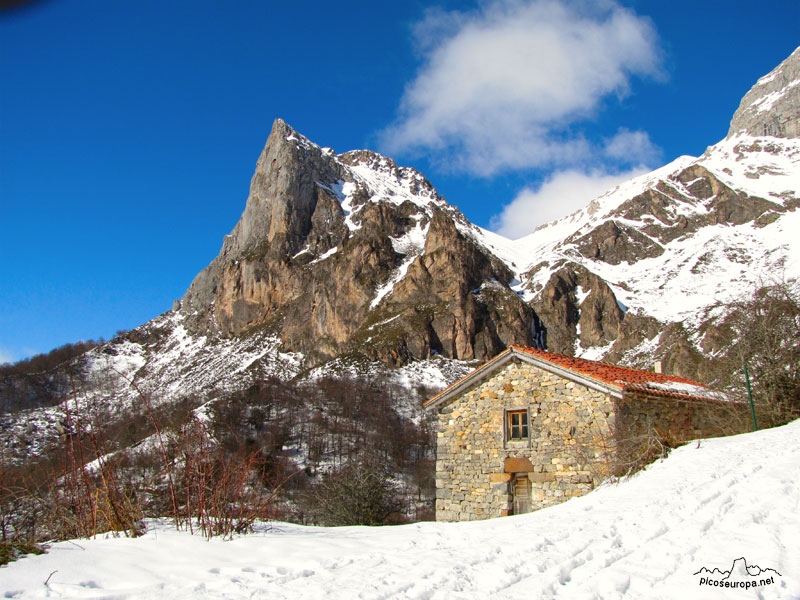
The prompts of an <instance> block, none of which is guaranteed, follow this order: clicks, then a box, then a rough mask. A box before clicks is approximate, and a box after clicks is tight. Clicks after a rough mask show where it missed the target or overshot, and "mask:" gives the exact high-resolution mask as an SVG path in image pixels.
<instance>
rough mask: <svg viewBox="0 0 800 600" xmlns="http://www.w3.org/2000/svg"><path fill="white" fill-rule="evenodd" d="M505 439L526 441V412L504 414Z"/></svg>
mask: <svg viewBox="0 0 800 600" xmlns="http://www.w3.org/2000/svg"><path fill="white" fill-rule="evenodd" d="M506 439H508V440H527V439H528V411H527V410H509V411H507V412H506Z"/></svg>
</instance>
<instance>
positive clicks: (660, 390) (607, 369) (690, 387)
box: [425, 346, 724, 406]
mask: <svg viewBox="0 0 800 600" xmlns="http://www.w3.org/2000/svg"><path fill="white" fill-rule="evenodd" d="M513 352H518V353H524V354H528V355H531V356H534V357H536V358H538V359H541V360H544V361H547V362H549V363H551V364H553V365H557V366H559V367H562V368H565V369H568V370H570V371H573V372H574V373H579V374H581V375H584V376H588V377H591V378H592V379H595V380H598V381H600V382H602V383H605V384H607V385H610V386H614V387H616V388H618V389H620V390H621V391H632V392H642V393H646V394H649V395H656V396H668V397H672V398H684V399H700V400H724V397H723V396H722V395H721V394H719V393H718V392H715V391H714V390H712V389H710V388H708V387H707V386H705V385H703V384H702V383H698V382H697V381H692V380H690V379H686V378H684V377H678V376H676V375H665V374H663V373H655V372H653V371H642V370H640V369H631V368H628V367H620V366H618V365H612V364H609V363H604V362H599V361H596V360H587V359H585V358H576V357H574V356H567V355H566V354H557V353H554V352H545V351H544V350H537V349H535V348H527V347H525V346H509V348H508V350H505V351H504V352H502V353H500V354H498V355H497V356H496V357H494V358H492V359H491V360H489V361H488V362H486V363H484V364H483V365H481V366H480V367H478V368H477V369H475V370H474V371H472V372H471V373H469V374H468V375H466V376H465V377H462V378H461V379H459V380H458V381H456V382H455V383H453V384H452V385H450V386H448V387H447V388H445V389H444V390H442V391H441V392H439V393H438V394H436V395H435V396H433V397H432V398H430V399H429V400H428V401H427V402H425V405H426V406H429V405H431V404H432V403H434V402H435V401H436V400H437V399H438V398H440V397H442V396H444V395H445V394H447V393H448V392H449V391H451V390H452V389H453V388H455V387H457V386H459V385H460V384H462V382H466V380H468V379H471V378H473V377H474V376H475V375H476V374H477V373H479V372H481V371H484V370H485V368H486V367H490V366H491V365H492V364H493V363H494V362H495V360H496V359H498V358H499V357H501V356H504V355H506V354H507V353H513Z"/></svg>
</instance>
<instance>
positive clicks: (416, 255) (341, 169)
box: [180, 120, 536, 366]
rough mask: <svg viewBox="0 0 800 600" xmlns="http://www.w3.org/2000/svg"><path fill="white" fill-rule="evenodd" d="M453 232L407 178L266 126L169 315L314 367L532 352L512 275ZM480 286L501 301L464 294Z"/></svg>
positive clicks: (430, 194)
mask: <svg viewBox="0 0 800 600" xmlns="http://www.w3.org/2000/svg"><path fill="white" fill-rule="evenodd" d="M456 223H461V224H462V226H466V225H467V221H466V219H465V218H464V216H463V215H462V214H461V213H459V212H458V210H457V209H455V208H453V207H452V206H450V205H448V204H447V203H446V202H445V201H444V200H443V199H442V198H441V197H440V196H439V195H438V193H437V192H436V190H435V189H434V188H433V186H432V185H431V184H430V182H428V181H427V180H426V179H425V178H424V177H422V175H420V174H419V173H418V172H416V171H414V170H413V169H407V168H400V167H398V166H397V165H396V164H395V163H394V162H393V161H392V160H391V159H388V158H386V157H383V156H380V155H378V154H376V153H373V152H370V151H367V150H360V151H355V152H348V153H345V154H341V155H335V154H334V153H333V151H331V150H329V149H322V148H320V147H319V146H317V145H316V144H313V143H312V142H310V141H309V140H308V139H306V138H305V137H303V136H302V135H300V134H299V133H297V132H296V131H294V130H293V129H291V128H290V127H289V126H288V125H287V124H286V123H285V122H283V121H281V120H276V121H275V124H274V125H273V128H272V132H271V133H270V136H269V140H268V141H267V145H266V147H265V148H264V151H263V152H262V154H261V156H260V157H259V160H258V164H257V167H256V173H255V175H254V176H253V180H252V183H251V186H250V195H249V197H248V199H247V205H246V207H245V210H244V213H243V214H242V217H241V219H240V221H239V223H238V224H237V225H236V227H235V228H234V229H233V231H232V232H231V234H230V235H228V236H227V237H226V238H225V241H224V243H223V247H222V250H221V252H220V254H219V256H218V257H217V258H216V259H215V260H214V261H213V262H212V263H211V264H210V265H209V266H208V267H207V268H206V269H205V270H204V271H203V272H202V273H200V274H199V275H198V276H197V278H196V279H195V281H194V282H193V283H192V285H191V287H190V288H189V291H188V292H187V293H186V296H185V297H184V298H183V300H182V302H181V309H180V310H181V313H182V314H183V315H185V316H186V319H187V324H188V327H189V328H190V330H191V331H193V332H195V333H202V334H209V335H211V336H216V335H221V336H223V337H232V336H244V335H248V334H249V333H251V332H253V331H256V330H259V331H265V330H266V331H269V332H270V333H273V334H275V335H277V336H278V337H279V338H280V339H281V340H282V342H283V344H284V345H285V346H286V347H287V348H291V349H292V350H297V351H300V352H302V353H303V354H304V356H306V358H307V360H308V361H309V364H310V365H311V366H313V365H314V364H318V363H320V362H323V361H325V360H328V359H331V358H334V357H336V356H338V355H340V354H343V353H357V354H361V355H363V356H365V357H368V358H375V359H378V360H381V361H384V362H387V363H389V364H395V365H399V364H405V363H406V362H408V361H411V360H415V359H422V358H427V357H429V356H430V355H431V354H441V355H443V356H446V357H449V358H461V359H473V358H479V359H485V358H489V357H490V356H492V355H494V354H496V353H497V352H499V351H501V350H502V349H503V348H505V347H506V345H508V344H510V343H520V344H529V345H530V344H533V343H534V340H533V335H534V333H535V326H534V325H533V323H534V322H535V321H536V315H535V313H534V312H533V310H532V309H531V307H530V306H528V305H526V304H525V303H524V302H523V301H522V300H520V298H519V297H518V296H517V295H516V294H514V293H512V292H510V291H509V290H508V288H507V284H508V283H509V282H510V280H511V278H512V273H511V272H510V271H509V269H508V268H507V267H506V266H505V265H504V264H503V263H502V261H500V260H498V259H497V258H496V257H494V256H492V254H491V253H490V252H488V251H487V249H486V248H484V247H482V246H481V245H479V244H477V243H475V241H473V240H472V239H470V238H469V237H465V236H464V235H462V234H461V233H460V231H459V229H458V227H457V226H456ZM491 282H494V283H495V284H496V286H495V287H497V288H498V289H499V288H503V289H504V290H505V292H504V293H489V292H488V291H485V292H478V291H475V292H474V293H473V290H479V289H483V287H486V289H487V290H488V288H489V287H491V285H489V284H490V283H491ZM485 284H486V285H485Z"/></svg>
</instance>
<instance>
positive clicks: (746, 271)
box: [473, 136, 800, 322]
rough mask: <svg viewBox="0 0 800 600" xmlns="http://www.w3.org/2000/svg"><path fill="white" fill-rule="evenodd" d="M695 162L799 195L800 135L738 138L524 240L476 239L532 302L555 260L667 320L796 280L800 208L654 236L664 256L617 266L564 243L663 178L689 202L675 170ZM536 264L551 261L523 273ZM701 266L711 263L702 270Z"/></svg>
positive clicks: (746, 183) (734, 180)
mask: <svg viewBox="0 0 800 600" xmlns="http://www.w3.org/2000/svg"><path fill="white" fill-rule="evenodd" d="M692 165H700V166H703V167H705V168H706V169H708V171H709V172H711V173H712V174H713V175H714V176H715V177H716V178H717V179H719V180H720V181H722V182H723V183H725V184H726V185H728V186H729V187H730V188H732V189H733V190H736V191H740V192H744V193H746V194H748V195H750V196H757V197H759V198H764V199H767V200H771V201H773V202H775V203H776V204H779V205H780V206H783V205H784V202H785V201H786V200H787V199H792V198H798V197H800V140H786V139H777V138H752V137H749V136H737V137H734V138H730V139H726V140H723V141H722V142H720V143H719V144H717V145H715V146H712V147H710V148H709V149H708V150H707V151H706V153H705V154H704V155H703V156H702V157H700V158H692V157H689V156H683V157H681V158H678V159H677V160H675V161H673V162H672V163H670V164H668V165H666V166H664V167H662V168H660V169H657V170H655V171H653V172H651V173H648V174H646V175H642V176H640V177H637V178H635V179H632V180H630V181H628V182H626V183H624V184H621V185H620V186H617V187H616V188H614V189H613V190H610V191H609V192H607V193H605V194H603V195H602V196H600V197H598V198H596V199H595V200H593V201H592V202H591V203H590V204H589V205H588V206H587V207H585V208H583V209H581V210H579V211H577V212H575V213H573V214H571V215H569V216H567V217H564V218H562V219H560V220H558V221H554V222H553V223H549V224H547V225H544V226H542V227H540V228H538V229H537V230H536V231H535V232H533V233H532V234H530V235H528V236H526V237H523V238H521V239H519V240H516V241H513V242H512V241H510V240H506V239H504V238H502V237H501V236H498V235H497V234H494V233H491V232H488V231H485V230H479V229H478V228H475V229H474V230H473V232H474V233H473V235H474V237H475V238H477V239H480V240H481V241H482V243H483V244H484V245H485V246H486V247H487V248H489V249H490V250H492V251H493V252H494V253H495V254H496V255H497V256H498V257H499V258H501V259H503V260H504V261H505V262H506V264H507V265H508V266H509V267H511V268H512V269H514V270H515V272H516V273H518V278H520V279H521V280H522V283H523V286H522V287H524V288H525V290H526V293H525V296H526V298H527V299H532V298H535V297H536V293H537V292H538V291H541V289H542V288H543V287H544V285H545V284H546V283H547V281H548V280H549V278H550V276H551V275H552V273H553V271H554V270H555V269H556V268H557V266H558V265H560V264H563V261H572V262H576V263H578V264H581V265H583V266H584V267H586V268H587V269H589V271H591V272H593V273H595V274H597V275H599V276H600V277H601V278H602V279H603V280H605V281H606V282H607V283H608V284H609V285H610V286H611V289H612V290H613V291H614V294H615V296H617V298H618V299H619V300H620V301H621V302H622V303H623V304H624V305H625V306H627V307H628V308H629V309H634V310H635V311H636V310H638V311H641V312H642V313H644V314H648V315H650V316H653V317H655V318H657V319H658V320H659V321H663V322H676V321H682V320H685V319H687V318H695V317H696V316H697V315H699V314H701V313H702V311H703V309H705V308H706V307H708V306H711V305H712V304H716V303H717V302H725V301H728V300H730V299H732V298H736V297H739V296H741V295H742V294H743V293H746V292H748V291H749V290H751V289H753V286H754V285H756V284H758V283H759V282H760V281H763V280H764V279H765V278H768V277H769V274H781V275H785V276H786V277H798V276H800V243H798V239H797V238H798V232H800V212H799V211H797V210H795V209H792V208H789V209H788V211H787V212H786V213H784V214H783V215H781V217H780V218H779V219H777V220H776V221H775V222H773V223H770V224H768V225H766V226H763V227H757V226H756V225H754V224H753V223H752V222H751V223H745V224H742V225H736V226H730V225H727V224H718V225H713V226H708V227H704V228H702V229H700V230H699V231H697V232H695V233H693V234H688V235H686V236H682V237H679V238H678V239H675V240H673V241H671V242H669V243H666V244H663V243H661V242H660V241H658V240H654V241H656V243H658V245H659V246H662V247H663V249H664V253H663V254H662V255H660V256H657V257H654V258H647V259H643V260H639V261H636V262H633V263H629V262H625V261H623V262H622V263H620V264H617V265H613V264H609V263H607V262H603V261H601V260H592V259H589V258H586V257H585V256H582V255H581V254H580V253H579V252H577V251H576V249H575V246H574V244H571V243H565V240H567V239H568V238H570V237H571V236H575V235H581V234H586V233H589V232H590V231H592V230H593V229H595V228H597V227H598V226H600V225H601V224H602V223H603V222H605V221H609V220H614V221H615V222H625V219H624V218H621V217H620V216H619V215H618V214H616V211H618V209H619V208H620V206H621V205H623V204H624V203H625V202H627V201H629V200H631V199H632V198H634V197H636V196H637V195H639V194H641V193H643V192H645V191H646V190H648V189H655V188H656V187H657V186H658V184H659V183H666V184H667V185H669V186H671V187H675V188H679V191H680V192H682V194H683V195H684V196H686V197H687V200H689V199H693V197H692V193H691V192H690V191H689V190H688V189H687V188H686V186H685V185H684V184H682V183H681V182H680V181H678V180H677V175H678V174H679V173H681V172H682V171H684V170H685V169H686V168H687V167H690V166H692ZM711 202H713V198H709V199H707V200H704V201H695V202H690V201H687V202H685V203H683V204H682V205H676V206H674V207H672V208H673V210H675V211H676V212H683V213H685V214H686V215H687V216H691V215H692V213H696V214H699V215H701V216H702V215H704V214H707V213H708V211H709V208H708V206H709V205H710V203H711ZM787 205H788V203H787ZM653 220H654V218H653V217H652V216H650V217H649V218H648V217H645V218H643V219H642V220H641V221H634V220H629V222H627V223H625V224H627V225H631V226H633V227H634V228H637V229H639V230H641V229H642V228H644V227H645V226H647V225H648V224H651V223H652V222H653ZM701 259H702V260H701ZM540 263H547V267H545V268H540V269H538V270H537V271H536V272H535V273H534V274H533V276H532V277H529V278H526V276H525V273H526V271H528V270H530V269H531V268H532V267H534V266H535V265H537V264H540ZM702 264H709V266H708V267H707V268H702V267H701V265H702Z"/></svg>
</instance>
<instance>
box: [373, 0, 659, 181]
mask: <svg viewBox="0 0 800 600" xmlns="http://www.w3.org/2000/svg"><path fill="white" fill-rule="evenodd" d="M416 38H417V39H416V41H417V46H418V50H419V52H420V54H421V56H422V58H423V66H422V67H421V69H420V71H419V72H418V73H417V75H416V78H415V79H414V80H413V81H411V82H410V83H409V84H408V86H407V87H406V90H405V93H404V95H403V98H402V100H401V104H400V110H399V117H398V119H397V121H396V122H395V123H394V124H393V125H392V126H390V127H389V128H388V129H386V130H385V131H384V132H383V136H382V142H383V147H384V149H385V150H386V151H387V152H390V153H397V152H403V151H405V152H417V153H428V154H430V155H431V156H433V157H434V158H435V159H437V160H439V161H441V162H445V163H447V164H448V166H450V167H451V168H454V169H463V170H469V171H471V172H473V173H476V174H480V175H491V174H493V173H497V172H499V171H504V170H511V169H525V168H531V167H551V168H552V167H562V168H563V167H564V166H568V165H572V166H574V165H579V164H587V162H588V161H590V160H592V159H595V158H596V157H597V156H604V153H603V149H602V148H599V147H596V145H594V144H592V143H590V142H589V141H587V140H586V139H584V137H583V136H581V135H580V134H576V133H574V132H571V131H570V127H571V126H573V125H574V124H575V123H577V122H579V121H580V120H582V119H586V118H587V117H590V116H592V115H593V114H595V113H596V112H597V111H598V110H599V109H600V107H601V103H602V101H603V100H604V99H605V98H606V97H608V96H610V95H614V94H616V95H617V96H623V95H625V94H626V93H627V90H628V87H629V84H630V79H631V77H632V76H634V75H641V76H646V75H658V74H659V63H660V59H659V52H658V48H657V35H656V33H655V31H654V29H653V27H652V26H651V24H650V22H649V21H648V20H647V19H645V18H642V17H640V16H638V15H636V14H635V13H634V12H633V11H631V10H629V9H626V8H623V7H621V6H620V5H619V4H617V3H616V2H614V1H611V0H606V1H601V2H590V1H589V0H585V1H580V0H576V1H567V0H561V1H557V0H491V1H489V2H484V3H483V4H482V5H481V9H480V10H478V11H475V12H443V11H434V12H430V13H429V14H428V16H427V17H426V18H425V20H423V21H422V22H421V23H420V24H419V25H418V26H417V28H416ZM644 135H646V134H644ZM613 150H614V146H613V144H611V151H612V152H613ZM605 156H607V157H608V158H614V157H613V156H612V155H610V154H609V155H605ZM630 162H631V161H628V163H629V164H630Z"/></svg>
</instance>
